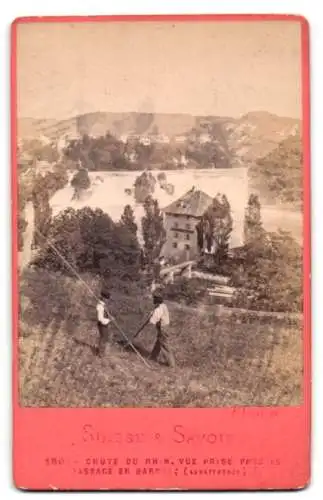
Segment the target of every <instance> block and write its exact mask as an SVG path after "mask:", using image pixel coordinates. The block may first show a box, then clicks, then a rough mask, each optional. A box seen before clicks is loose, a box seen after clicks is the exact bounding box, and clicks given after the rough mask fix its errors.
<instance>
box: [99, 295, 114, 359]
mask: <svg viewBox="0 0 323 500" xmlns="http://www.w3.org/2000/svg"><path fill="white" fill-rule="evenodd" d="M109 299H110V293H109V292H108V291H104V290H103V291H102V292H101V295H100V300H99V302H98V303H97V306H96V312H97V324H98V330H99V345H98V347H97V348H96V349H95V354H96V355H97V356H103V354H104V351H105V347H106V344H107V343H108V342H111V340H112V335H111V332H110V329H109V326H108V325H109V323H111V319H110V318H109V317H108V315H107V304H108V300H109Z"/></svg>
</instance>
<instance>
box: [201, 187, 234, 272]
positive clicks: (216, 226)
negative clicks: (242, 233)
mask: <svg viewBox="0 0 323 500" xmlns="http://www.w3.org/2000/svg"><path fill="white" fill-rule="evenodd" d="M232 229H233V220H232V216H231V207H230V203H229V201H228V199H227V197H226V196H225V195H220V194H218V195H217V196H216V197H215V198H214V199H213V203H212V205H211V206H210V207H209V208H208V209H207V210H206V212H205V214H204V215H203V217H202V221H201V226H199V228H198V233H199V232H200V231H201V230H202V233H203V242H205V243H206V247H207V249H208V251H209V252H212V253H213V255H214V260H215V263H216V264H221V262H222V261H223V259H225V258H226V257H227V254H228V250H229V241H230V236H231V232H232ZM198 240H199V244H201V242H202V236H201V234H199V236H198Z"/></svg>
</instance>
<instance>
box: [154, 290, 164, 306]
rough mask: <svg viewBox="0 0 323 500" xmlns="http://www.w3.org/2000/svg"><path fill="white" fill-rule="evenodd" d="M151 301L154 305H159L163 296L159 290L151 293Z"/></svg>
mask: <svg viewBox="0 0 323 500" xmlns="http://www.w3.org/2000/svg"><path fill="white" fill-rule="evenodd" d="M153 300H154V302H155V303H158V304H161V303H162V302H163V300H164V299H163V294H162V292H161V290H155V291H154V293H153Z"/></svg>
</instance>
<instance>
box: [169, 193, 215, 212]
mask: <svg viewBox="0 0 323 500" xmlns="http://www.w3.org/2000/svg"><path fill="white" fill-rule="evenodd" d="M212 201H213V200H212V198H211V196H209V195H208V194H206V193H204V192H203V191H199V190H197V189H195V188H194V187H193V188H192V189H190V191H188V192H187V193H185V194H184V195H183V196H181V197H180V198H178V200H176V201H173V203H171V204H170V205H168V206H167V207H165V208H164V209H163V211H164V212H165V213H168V214H178V215H190V216H192V217H201V216H202V215H203V214H204V212H205V210H207V208H208V207H209V206H210V205H211V203H212Z"/></svg>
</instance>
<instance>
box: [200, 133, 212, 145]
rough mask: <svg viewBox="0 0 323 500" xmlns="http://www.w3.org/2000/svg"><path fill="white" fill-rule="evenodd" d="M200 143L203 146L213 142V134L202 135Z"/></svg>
mask: <svg viewBox="0 0 323 500" xmlns="http://www.w3.org/2000/svg"><path fill="white" fill-rule="evenodd" d="M199 142H200V143H201V144H206V143H208V142H212V136H211V134H201V135H200V137H199Z"/></svg>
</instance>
